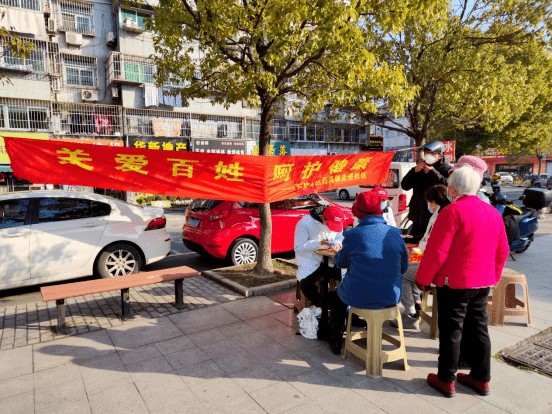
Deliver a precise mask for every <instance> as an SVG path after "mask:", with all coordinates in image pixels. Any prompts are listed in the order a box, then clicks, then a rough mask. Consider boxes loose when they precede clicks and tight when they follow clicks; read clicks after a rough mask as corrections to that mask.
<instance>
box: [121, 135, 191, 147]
mask: <svg viewBox="0 0 552 414" xmlns="http://www.w3.org/2000/svg"><path fill="white" fill-rule="evenodd" d="M128 146H129V147H131V148H142V149H155V150H166V151H190V139H189V138H173V137H147V136H146V137H145V136H129V137H128Z"/></svg>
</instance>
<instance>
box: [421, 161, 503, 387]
mask: <svg viewBox="0 0 552 414" xmlns="http://www.w3.org/2000/svg"><path fill="white" fill-rule="evenodd" d="M486 169H487V165H486V164H485V162H484V161H483V160H481V159H480V158H477V157H473V156H466V157H462V158H461V159H460V160H459V161H458V163H457V164H456V166H455V167H454V168H453V170H452V171H451V172H452V174H451V176H450V178H449V180H448V189H447V191H448V196H449V198H451V199H452V204H451V205H449V206H447V207H445V208H444V209H443V210H442V211H441V213H439V216H438V217H437V220H436V221H435V225H434V226H433V230H432V232H431V237H430V238H429V241H428V243H427V247H426V250H425V252H424V256H423V258H422V261H421V263H420V267H419V269H418V273H417V274H416V284H417V285H418V287H419V288H423V287H424V286H427V285H429V284H431V283H434V284H435V285H436V286H437V306H438V312H439V322H438V323H439V368H438V372H437V374H429V375H428V377H427V381H428V383H429V385H431V386H432V387H433V388H435V389H437V390H438V391H440V392H441V393H442V394H443V395H445V396H447V397H452V396H453V395H454V392H455V387H454V381H455V379H458V382H460V383H461V384H464V385H467V386H469V387H470V388H472V389H474V390H475V391H476V392H478V393H479V394H481V395H487V394H488V393H489V381H490V379H491V369H490V368H491V341H490V338H489V333H488V331H487V322H488V315H487V296H488V294H489V290H490V287H491V286H494V285H496V284H497V282H498V281H499V280H500V275H501V274H502V269H503V267H504V263H505V262H506V259H507V258H508V253H509V248H508V241H507V239H506V232H505V230H504V222H503V220H502V216H501V215H500V213H499V212H498V211H497V210H496V209H495V208H494V207H492V206H490V205H489V204H487V203H485V202H483V201H481V200H480V199H479V198H478V197H477V196H476V193H477V191H478V189H479V185H480V183H481V180H482V176H483V173H484V172H485V170H486ZM464 327H466V332H465V335H467V336H469V337H470V342H471V344H470V345H471V349H472V351H473V353H472V358H471V372H470V374H469V375H466V374H461V373H459V374H458V376H457V378H456V375H455V374H456V371H457V369H458V357H459V354H460V341H461V339H462V330H463V328H464ZM468 330H469V331H468Z"/></svg>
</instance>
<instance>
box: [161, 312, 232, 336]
mask: <svg viewBox="0 0 552 414" xmlns="http://www.w3.org/2000/svg"><path fill="white" fill-rule="evenodd" d="M167 318H168V319H170V320H171V321H173V322H174V323H175V324H176V325H177V326H178V327H179V328H180V329H181V330H182V332H184V333H185V334H191V333H194V332H201V331H207V330H210V329H214V328H218V327H219V326H225V325H228V324H230V323H234V322H239V319H238V318H237V317H236V316H235V315H233V314H232V313H230V312H228V311H227V310H226V309H224V308H223V307H222V305H216V306H210V307H207V308H203V309H198V310H196V311H194V312H183V313H180V314H175V315H170V316H168V317H167Z"/></svg>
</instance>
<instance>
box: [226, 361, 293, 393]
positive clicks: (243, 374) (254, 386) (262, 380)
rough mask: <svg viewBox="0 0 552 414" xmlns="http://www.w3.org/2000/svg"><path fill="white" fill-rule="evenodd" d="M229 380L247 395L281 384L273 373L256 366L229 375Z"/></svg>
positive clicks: (280, 380)
mask: <svg viewBox="0 0 552 414" xmlns="http://www.w3.org/2000/svg"><path fill="white" fill-rule="evenodd" d="M230 378H232V379H233V380H234V381H235V382H236V383H237V384H238V385H239V386H240V387H242V388H243V390H244V391H245V392H246V393H248V394H251V393H252V392H254V391H258V390H260V389H262V388H266V387H269V386H271V385H275V384H278V383H280V382H282V378H280V377H279V376H278V375H276V374H275V373H274V372H272V371H269V370H268V369H266V368H263V367H261V366H258V365H254V366H251V367H244V369H243V370H242V371H238V372H234V373H232V374H230Z"/></svg>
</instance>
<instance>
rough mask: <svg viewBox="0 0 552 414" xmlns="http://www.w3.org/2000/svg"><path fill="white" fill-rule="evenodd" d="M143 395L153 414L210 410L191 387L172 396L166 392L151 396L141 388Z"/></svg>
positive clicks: (193, 413) (204, 412)
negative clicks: (145, 393)
mask: <svg viewBox="0 0 552 414" xmlns="http://www.w3.org/2000/svg"><path fill="white" fill-rule="evenodd" d="M140 393H141V395H142V397H143V398H144V400H145V402H146V406H147V407H148V409H149V411H150V413H151V414H174V413H179V414H207V413H209V411H207V410H206V408H205V407H204V406H203V404H201V402H200V401H199V399H198V398H197V397H196V396H195V395H194V393H193V392H192V391H191V390H190V389H187V388H185V389H181V390H179V391H178V392H177V393H175V394H173V395H171V396H170V397H167V396H165V395H164V394H163V395H161V396H159V395H156V396H152V397H151V398H149V397H148V396H145V395H144V393H143V391H142V390H140Z"/></svg>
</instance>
